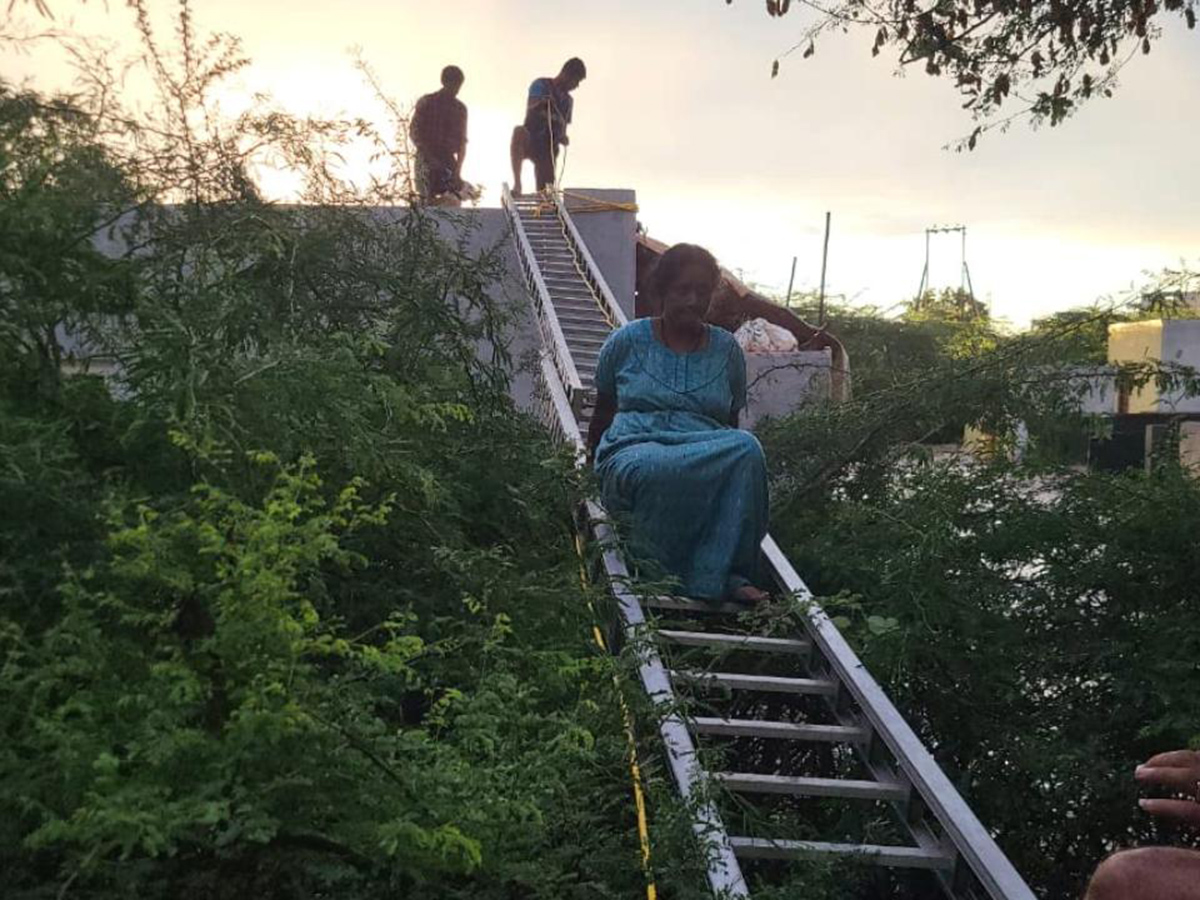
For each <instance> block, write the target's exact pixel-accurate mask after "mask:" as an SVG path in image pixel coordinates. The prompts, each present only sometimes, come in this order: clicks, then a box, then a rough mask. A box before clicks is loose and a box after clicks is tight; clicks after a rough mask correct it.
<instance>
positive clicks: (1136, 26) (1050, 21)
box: [727, 0, 1196, 149]
mask: <svg viewBox="0 0 1200 900" xmlns="http://www.w3.org/2000/svg"><path fill="white" fill-rule="evenodd" d="M727 2H730V3H732V0H727ZM801 7H803V9H805V10H809V11H812V12H813V14H814V16H815V19H814V21H813V22H812V24H810V25H808V26H807V27H806V28H805V31H804V33H803V38H802V40H801V41H800V43H799V44H797V47H796V49H798V48H800V47H803V48H804V51H803V53H804V56H805V57H808V56H811V55H812V54H813V52H814V51H815V47H816V41H817V39H818V38H820V37H821V36H823V35H824V34H825V33H827V32H830V31H848V30H851V29H854V30H861V31H866V32H868V33H869V34H871V35H872V37H873V41H872V45H871V53H872V55H875V56H878V55H879V54H880V53H882V52H884V51H888V52H890V53H893V54H895V57H896V60H897V63H898V65H899V66H901V67H907V66H912V65H920V66H921V67H922V68H923V69H924V70H925V72H926V73H927V74H929V75H933V76H938V77H946V78H949V79H951V80H952V81H953V83H954V86H955V87H956V88H957V89H958V91H959V93H960V94H961V95H962V97H963V98H964V102H963V104H962V105H963V107H964V108H965V109H967V110H969V111H970V112H971V113H972V115H973V116H975V117H976V118H977V119H979V120H980V124H979V125H977V126H976V128H975V129H974V131H973V132H972V133H971V135H970V136H969V137H968V138H967V139H966V140H965V141H964V142H963V143H962V146H965V147H967V148H972V149H973V148H974V147H975V142H976V140H977V139H978V137H979V135H980V134H981V133H982V132H983V131H984V130H985V129H987V128H992V127H996V126H998V125H1002V124H1004V123H1005V122H1007V121H1009V120H1011V119H1012V118H1014V117H1016V116H1021V115H1028V116H1029V117H1030V118H1031V120H1032V121H1033V122H1034V123H1035V124H1036V123H1041V122H1049V123H1050V124H1051V125H1058V124H1060V123H1061V122H1062V121H1063V120H1064V119H1065V118H1066V117H1067V116H1069V115H1070V114H1071V113H1072V112H1074V111H1075V110H1076V109H1078V108H1079V106H1080V105H1081V104H1083V103H1085V102H1086V101H1088V100H1090V99H1092V98H1093V97H1097V96H1105V97H1107V96H1110V95H1111V94H1112V91H1113V90H1114V89H1115V87H1116V78H1117V73H1118V72H1119V71H1120V69H1121V67H1122V66H1123V65H1124V64H1125V63H1126V62H1128V61H1129V59H1130V58H1131V57H1132V56H1134V55H1135V54H1138V53H1141V54H1147V53H1149V52H1150V48H1151V46H1152V42H1153V41H1154V39H1155V38H1157V37H1158V36H1159V34H1161V31H1162V28H1163V27H1164V26H1163V20H1164V19H1166V18H1174V17H1177V18H1179V19H1182V20H1183V21H1184V22H1186V23H1187V27H1188V28H1189V29H1191V28H1195V26H1196V6H1195V3H1194V2H1193V0H1166V2H1165V3H1162V4H1158V3H1132V4H1117V5H1113V4H1108V3H1100V2H1094V0H1063V2H1060V0H1054V2H1049V0H1033V2H1026V3H1010V2H1004V0H1001V2H983V3H978V2H967V0H950V2H942V3H935V4H925V5H921V4H917V3H914V2H912V0H843V2H838V3H833V4H830V5H827V6H824V5H823V6H817V5H814V4H799V3H797V4H793V3H792V2H791V0H768V2H767V14H768V15H770V16H773V17H783V16H787V15H788V13H790V12H794V11H795V10H797V9H799V8H801ZM778 71H779V61H778V60H776V61H775V63H774V65H773V68H772V75H774V74H776V73H777V72H778ZM1014 103H1015V104H1016V105H1017V106H1016V109H1015V110H1014V109H1013V105H1014ZM1002 114H1006V115H1004V117H1003V118H1001V115H1002Z"/></svg>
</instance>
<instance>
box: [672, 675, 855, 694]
mask: <svg viewBox="0 0 1200 900" xmlns="http://www.w3.org/2000/svg"><path fill="white" fill-rule="evenodd" d="M671 677H672V678H673V679H677V680H680V681H686V682H690V683H691V684H703V685H714V686H717V687H727V688H730V689H731V690H735V691H770V692H772V693H776V694H827V695H830V696H832V695H834V694H836V693H837V690H838V688H837V685H836V684H835V683H834V682H832V681H825V680H822V679H819V678H780V677H777V676H775V675H743V674H741V673H739V672H687V671H673V672H671Z"/></svg>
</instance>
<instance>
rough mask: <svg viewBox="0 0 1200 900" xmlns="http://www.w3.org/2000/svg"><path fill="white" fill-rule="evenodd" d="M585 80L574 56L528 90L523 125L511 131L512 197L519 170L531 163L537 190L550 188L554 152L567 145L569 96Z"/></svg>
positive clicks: (518, 188) (518, 183) (584, 72)
mask: <svg viewBox="0 0 1200 900" xmlns="http://www.w3.org/2000/svg"><path fill="white" fill-rule="evenodd" d="M586 77H587V67H586V66H584V64H583V60H581V59H580V58H579V57H577V56H574V57H571V58H570V59H568V60H567V61H566V62H565V63H563V67H562V69H561V70H560V71H559V73H558V74H557V75H555V76H554V77H553V78H538V79H535V80H534V82H533V84H531V85H530V86H529V98H528V100H527V102H526V105H525V122H524V124H522V125H518V126H517V127H516V128H514V129H513V134H512V144H511V146H510V148H509V155H510V156H511V158H512V170H513V193H514V194H520V193H521V166H522V164H523V163H524V162H525V160H527V159H528V160H531V161H532V162H533V173H534V178H535V179H536V182H537V189H538V190H539V191H541V190H544V189H545V188H546V187H547V186H549V185H553V184H554V164H555V163H556V162H557V160H558V148H559V147H560V146H565V145H566V144H569V143H570V140H569V139H568V138H567V126H568V125H569V124H570V123H571V111H572V108H573V107H574V100H573V98H572V97H571V92H572V91H574V90H575V88H577V87H579V83H580V82H581V81H583V79H585V78H586Z"/></svg>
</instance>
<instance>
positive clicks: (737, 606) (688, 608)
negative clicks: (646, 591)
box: [642, 597, 750, 613]
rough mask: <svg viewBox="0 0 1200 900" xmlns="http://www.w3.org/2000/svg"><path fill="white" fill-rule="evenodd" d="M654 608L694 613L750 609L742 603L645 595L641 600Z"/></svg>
mask: <svg viewBox="0 0 1200 900" xmlns="http://www.w3.org/2000/svg"><path fill="white" fill-rule="evenodd" d="M642 602H643V603H644V604H645V605H646V606H649V607H652V608H654V609H672V610H679V611H680V612H696V613H742V612H746V611H747V610H748V609H750V607H749V606H746V605H745V604H742V603H726V602H719V603H708V602H707V601H704V600H685V599H684V598H683V597H646V598H644V599H643V601H642Z"/></svg>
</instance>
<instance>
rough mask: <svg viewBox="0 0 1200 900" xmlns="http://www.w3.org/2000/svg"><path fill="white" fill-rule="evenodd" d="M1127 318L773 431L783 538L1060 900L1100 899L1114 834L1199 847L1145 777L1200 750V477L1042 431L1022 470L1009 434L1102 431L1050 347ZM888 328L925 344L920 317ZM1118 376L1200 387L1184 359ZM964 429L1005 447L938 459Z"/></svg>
mask: <svg viewBox="0 0 1200 900" xmlns="http://www.w3.org/2000/svg"><path fill="white" fill-rule="evenodd" d="M1110 314H1111V311H1107V310H1106V311H1103V312H1093V314H1092V315H1091V316H1089V315H1087V314H1083V313H1081V314H1079V315H1074V316H1063V317H1061V318H1060V320H1059V321H1058V322H1056V323H1050V322H1047V323H1043V326H1042V328H1041V329H1040V330H1038V331H1036V332H1034V333H1032V334H1028V335H1024V336H1009V337H1006V338H1005V337H1002V338H1001V339H999V340H998V341H997V342H996V344H995V345H994V346H992V347H990V348H983V349H977V350H975V351H973V352H972V353H970V354H968V355H966V356H960V355H958V354H957V353H956V352H950V351H949V350H946V351H944V352H942V353H940V354H936V353H935V356H936V357H937V358H936V359H934V360H933V362H932V364H928V365H926V364H919V365H917V366H915V367H911V368H907V367H901V368H900V369H899V370H898V371H895V372H893V373H892V382H891V383H890V384H882V383H879V382H876V384H875V385H874V389H873V390H872V391H870V392H869V393H862V392H860V393H858V394H857V395H856V399H855V401H854V402H853V403H851V404H847V405H844V406H842V407H839V408H836V409H831V410H826V411H809V412H808V413H807V414H806V415H804V416H800V417H796V418H794V419H792V420H787V421H782V422H778V423H775V425H774V426H772V427H771V428H770V429H768V430H767V432H766V433H765V434H764V438H765V441H766V444H767V450H768V459H769V460H770V462H771V464H772V465H773V467H774V469H775V479H774V484H775V488H776V492H775V496H774V508H773V525H772V528H773V530H774V532H775V533H776V536H777V537H778V538H779V540H780V541H781V543H782V544H783V546H784V547H785V549H786V550H787V551H788V552H789V553H790V554H791V555H792V558H793V562H794V563H795V564H796V565H797V568H798V569H799V570H800V571H801V572H803V573H805V575H806V578H807V579H808V580H809V583H810V586H811V587H812V588H813V589H814V591H816V592H817V593H818V594H820V595H822V596H823V603H824V604H825V606H826V607H827V608H828V609H829V610H830V612H831V614H834V615H836V616H837V617H838V618H837V620H836V621H838V623H839V624H840V625H841V626H842V627H843V628H844V629H845V630H846V631H847V632H848V633H849V634H850V636H851V637H852V638H853V639H854V640H855V642H856V643H857V645H858V647H859V649H860V651H861V652H862V654H863V657H864V660H865V662H866V664H867V666H868V668H870V669H871V671H872V672H873V674H875V675H876V677H878V678H879V679H880V680H881V681H882V682H883V683H884V684H885V686H886V688H887V689H888V691H889V692H890V693H891V694H892V696H893V699H894V700H895V701H896V702H897V704H898V706H899V707H900V708H901V709H902V710H903V711H904V712H905V714H906V716H907V717H908V719H909V721H910V723H911V724H912V725H913V726H914V728H916V730H917V731H918V733H919V734H920V735H921V736H922V737H923V738H924V739H925V741H926V742H927V743H928V746H929V747H930V748H931V749H932V750H933V752H934V754H935V756H936V757H937V759H938V760H939V762H940V763H941V764H942V765H943V766H944V767H945V768H946V770H947V771H948V772H949V773H950V774H951V776H952V778H954V780H955V781H956V782H957V783H958V784H959V786H960V789H961V790H962V791H963V793H964V794H965V795H966V797H967V798H968V800H969V802H970V803H971V804H972V806H973V808H974V809H975V811H976V812H977V814H978V815H979V816H980V818H981V819H982V820H983V821H984V822H985V823H986V824H987V825H988V826H989V827H991V828H993V829H995V831H996V833H997V835H998V839H999V841H1000V844H1001V846H1002V847H1003V849H1004V850H1006V851H1007V852H1008V854H1009V855H1010V856H1011V858H1012V859H1013V862H1014V863H1015V864H1016V866H1017V868H1018V869H1019V870H1020V871H1021V872H1022V874H1023V875H1025V877H1026V878H1027V879H1028V880H1029V881H1030V883H1031V884H1032V885H1033V886H1034V887H1035V888H1036V889H1037V891H1038V893H1039V894H1040V895H1041V896H1044V897H1049V898H1055V900H1059V898H1061V900H1067V898H1072V897H1077V896H1080V894H1081V893H1082V888H1083V883H1084V879H1085V878H1086V876H1087V874H1088V873H1089V872H1090V871H1091V869H1092V868H1093V867H1094V866H1095V864H1096V863H1097V862H1098V860H1099V859H1101V858H1102V857H1103V856H1104V855H1105V854H1106V853H1108V852H1110V851H1111V850H1113V849H1115V848H1117V847H1120V846H1127V845H1130V844H1133V843H1136V842H1143V843H1149V842H1163V841H1167V842H1175V841H1178V840H1184V839H1186V838H1183V837H1181V836H1179V835H1176V834H1171V833H1168V832H1166V831H1164V830H1163V828H1162V826H1155V825H1154V824H1153V823H1152V822H1151V821H1150V820H1149V819H1148V818H1147V817H1146V816H1145V815H1143V814H1141V813H1140V811H1139V810H1138V808H1137V806H1136V802H1135V801H1136V796H1137V794H1136V789H1135V787H1134V784H1133V779H1132V772H1133V768H1134V766H1135V765H1136V764H1138V763H1139V762H1141V761H1142V760H1144V759H1146V758H1148V757H1149V756H1150V755H1152V754H1154V753H1156V752H1161V751H1164V750H1168V749H1174V748H1178V747H1184V746H1189V745H1191V746H1196V745H1197V744H1198V743H1200V696H1198V695H1197V693H1196V691H1195V686H1196V684H1197V677H1198V676H1200V663H1198V661H1200V623H1198V622H1197V621H1196V617H1195V616H1194V614H1193V611H1194V610H1195V609H1196V608H1197V605H1198V604H1200V596H1198V595H1197V584H1200V580H1198V579H1200V548H1198V547H1197V545H1196V542H1195V535H1196V534H1197V533H1200V481H1198V480H1197V478H1196V476H1195V473H1189V472H1187V471H1186V470H1184V469H1183V468H1182V467H1181V466H1180V465H1179V464H1178V462H1177V461H1172V460H1169V459H1161V460H1160V461H1159V465H1157V466H1156V467H1155V468H1154V470H1153V471H1152V472H1151V473H1146V472H1142V471H1135V472H1126V473H1121V474H1106V473H1100V472H1089V471H1087V470H1086V469H1084V468H1081V467H1078V466H1064V465H1061V464H1059V463H1058V461H1057V456H1056V454H1055V453H1054V452H1052V451H1053V450H1054V447H1047V446H1045V445H1046V444H1050V443H1052V441H1051V440H1050V438H1049V436H1048V435H1039V434H1038V432H1037V430H1036V429H1033V428H1031V432H1032V444H1031V446H1030V448H1028V451H1027V453H1026V455H1025V458H1024V461H1023V462H1014V461H1013V460H1012V458H1011V454H1010V451H1011V450H1012V442H1011V441H1010V440H1005V438H1006V436H1009V435H1011V434H1012V429H1013V428H1014V426H1015V423H1016V422H1017V421H1026V422H1030V423H1033V422H1036V421H1039V420H1041V421H1047V422H1057V423H1060V424H1062V423H1069V422H1074V423H1075V426H1076V427H1078V428H1080V429H1082V428H1084V427H1085V426H1086V425H1087V424H1088V423H1087V422H1086V421H1085V420H1084V418H1083V417H1081V416H1079V415H1078V414H1077V413H1076V414H1073V413H1072V412H1071V407H1072V403H1071V398H1072V396H1074V395H1075V393H1076V390H1075V386H1073V383H1072V380H1071V378H1070V372H1071V370H1070V369H1064V368H1062V367H1061V366H1059V367H1056V366H1055V365H1053V363H1054V361H1055V360H1056V359H1064V358H1065V359H1070V358H1071V357H1070V355H1069V354H1070V352H1071V351H1072V348H1076V347H1078V345H1079V343H1080V337H1079V334H1078V331H1079V330H1080V329H1087V328H1090V327H1091V322H1092V320H1093V319H1094V318H1095V316H1096V315H1110ZM875 327H876V333H877V334H878V333H883V334H887V333H889V328H890V329H891V334H892V337H893V338H895V339H897V340H909V339H911V331H912V329H913V328H914V327H915V325H914V323H912V322H899V323H895V324H894V325H892V326H889V325H888V324H887V323H886V322H883V321H879V322H876V323H875ZM947 328H948V326H947ZM943 331H945V329H943ZM948 333H950V334H953V333H954V332H953V331H952V330H951V331H950V332H948ZM952 343H953V341H952V342H951V344H952ZM850 346H851V347H853V346H854V344H853V343H850ZM943 346H948V345H943ZM931 352H933V351H932V350H931ZM860 356H861V354H860ZM879 374H880V373H877V375H879ZM1121 377H1123V378H1130V379H1132V380H1134V381H1139V380H1144V379H1149V378H1156V379H1160V380H1165V381H1171V382H1173V383H1176V384H1178V385H1179V386H1181V387H1182V388H1183V389H1185V390H1188V391H1190V392H1192V393H1193V394H1194V393H1195V392H1196V391H1197V388H1198V387H1200V385H1197V382H1196V379H1195V377H1194V373H1188V372H1183V371H1180V370H1175V369H1172V370H1161V369H1155V368H1153V367H1143V368H1140V369H1138V370H1137V371H1133V370H1130V371H1126V372H1123V373H1122V376H1121ZM964 421H965V422H972V423H979V424H981V425H983V426H984V427H985V429H986V430H988V431H990V432H991V433H993V434H995V435H997V437H998V438H999V440H998V441H997V443H996V450H997V452H995V453H994V454H993V455H991V456H990V457H986V458H983V459H968V458H964V457H962V456H959V455H953V456H936V457H935V456H932V455H931V454H930V452H929V450H928V449H927V447H926V446H925V445H924V444H923V443H922V442H923V441H924V440H926V439H927V437H928V436H929V435H934V434H937V433H938V432H939V431H941V430H943V429H944V428H945V427H946V424H947V423H953V422H964Z"/></svg>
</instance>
